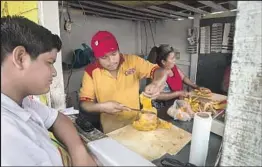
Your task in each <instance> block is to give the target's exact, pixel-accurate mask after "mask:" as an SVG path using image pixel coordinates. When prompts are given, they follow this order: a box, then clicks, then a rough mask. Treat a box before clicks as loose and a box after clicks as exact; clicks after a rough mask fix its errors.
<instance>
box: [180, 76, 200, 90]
mask: <svg viewBox="0 0 262 167" xmlns="http://www.w3.org/2000/svg"><path fill="white" fill-rule="evenodd" d="M183 82H184V83H185V84H186V85H188V86H190V87H192V88H193V89H198V88H199V86H197V85H196V84H194V83H193V82H192V81H191V80H190V79H189V78H188V77H186V76H185V77H184V79H183Z"/></svg>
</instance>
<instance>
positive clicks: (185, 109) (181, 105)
mask: <svg viewBox="0 0 262 167" xmlns="http://www.w3.org/2000/svg"><path fill="white" fill-rule="evenodd" d="M167 114H168V115H169V116H170V117H172V118H174V120H180V121H190V120H191V119H192V118H193V117H194V112H193V111H192V109H191V107H190V105H189V104H188V103H187V102H186V101H184V100H175V101H174V104H173V105H172V106H171V107H169V109H168V110H167Z"/></svg>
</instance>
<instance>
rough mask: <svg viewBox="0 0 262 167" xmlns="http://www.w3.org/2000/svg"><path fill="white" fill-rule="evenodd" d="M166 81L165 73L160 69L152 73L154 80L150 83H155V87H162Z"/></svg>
mask: <svg viewBox="0 0 262 167" xmlns="http://www.w3.org/2000/svg"><path fill="white" fill-rule="evenodd" d="M166 80H167V72H166V71H165V70H164V69H162V68H158V69H156V70H155V72H154V78H153V80H152V83H155V84H157V85H162V84H164V83H165V81H166Z"/></svg>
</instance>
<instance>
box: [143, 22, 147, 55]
mask: <svg viewBox="0 0 262 167" xmlns="http://www.w3.org/2000/svg"><path fill="white" fill-rule="evenodd" d="M143 23H144V28H145V35H146V54H145V56H147V42H148V41H147V40H148V39H147V31H146V23H145V22H143Z"/></svg>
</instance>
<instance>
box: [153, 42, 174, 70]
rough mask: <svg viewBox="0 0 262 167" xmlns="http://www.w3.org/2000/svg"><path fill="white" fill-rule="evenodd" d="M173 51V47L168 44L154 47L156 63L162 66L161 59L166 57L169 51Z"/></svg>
mask: <svg viewBox="0 0 262 167" xmlns="http://www.w3.org/2000/svg"><path fill="white" fill-rule="evenodd" d="M171 52H175V50H174V48H173V47H172V46H170V45H168V44H162V45H160V46H159V47H158V48H157V49H156V54H157V57H156V63H157V64H158V65H159V66H160V67H163V64H162V60H165V61H166V59H167V57H168V55H169V53H171Z"/></svg>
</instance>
